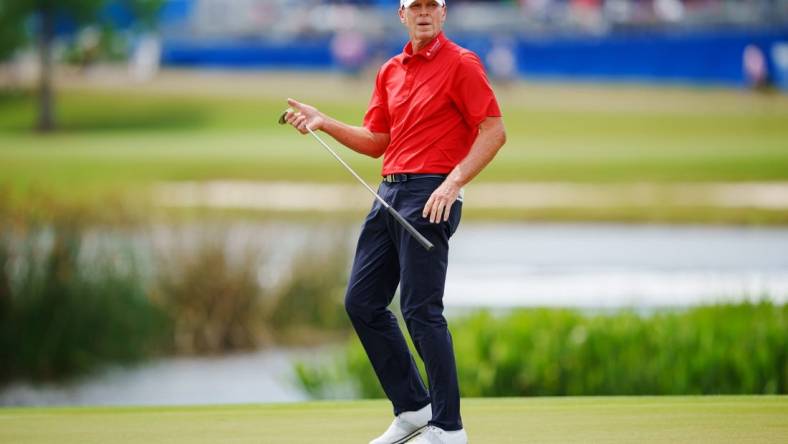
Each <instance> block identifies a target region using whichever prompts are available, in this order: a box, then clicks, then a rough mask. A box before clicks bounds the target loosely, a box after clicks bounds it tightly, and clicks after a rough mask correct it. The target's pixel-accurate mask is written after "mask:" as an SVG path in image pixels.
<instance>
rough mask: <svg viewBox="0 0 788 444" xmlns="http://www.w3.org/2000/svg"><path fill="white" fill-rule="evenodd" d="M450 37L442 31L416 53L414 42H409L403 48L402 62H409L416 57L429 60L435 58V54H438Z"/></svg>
mask: <svg viewBox="0 0 788 444" xmlns="http://www.w3.org/2000/svg"><path fill="white" fill-rule="evenodd" d="M446 41H448V39H447V38H446V36H445V35H443V31H441V32H440V33H439V34H438V35H437V36H435V38H434V39H432V41H431V42H429V43H427V44H426V45H425V46H424V47H423V48H421V49H420V50H419V52H417V53H416V54H413V43H412V42H408V44H407V45H405V47H404V48H402V55H403V57H402V62H403V63H408V62H409V61H410V60H411V59H412V58H414V57H424V58H425V59H427V60H432V59H434V58H435V55H437V54H438V51H440V49H441V48H443V46H444V45H445V44H446Z"/></svg>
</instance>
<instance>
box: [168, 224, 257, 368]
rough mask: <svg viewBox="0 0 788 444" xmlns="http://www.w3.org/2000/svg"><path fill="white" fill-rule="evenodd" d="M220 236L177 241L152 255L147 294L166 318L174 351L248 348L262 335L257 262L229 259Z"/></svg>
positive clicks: (197, 351) (252, 258)
mask: <svg viewBox="0 0 788 444" xmlns="http://www.w3.org/2000/svg"><path fill="white" fill-rule="evenodd" d="M220 240H222V239H221V237H212V238H210V240H208V241H205V242H203V243H202V244H200V245H198V246H196V247H193V248H187V247H188V244H179V245H176V246H175V247H174V248H172V249H171V251H170V252H169V255H168V256H167V257H164V258H161V259H159V260H158V263H160V264H161V269H160V270H159V275H158V276H157V278H156V280H157V289H156V291H155V292H154V294H153V299H154V300H155V301H156V302H157V303H158V304H159V305H161V306H162V307H163V308H164V310H165V311H166V312H167V313H168V315H169V316H170V318H171V320H172V323H173V331H172V337H171V339H172V344H171V345H170V347H171V348H170V349H171V350H172V351H174V352H177V353H186V354H207V353H220V352H226V351H233V350H244V349H253V348H256V347H257V346H259V345H260V344H261V343H262V342H264V341H265V340H266V337H267V332H266V331H265V329H264V324H263V322H264V312H263V306H262V295H261V291H260V286H259V284H258V283H257V277H256V271H257V262H258V261H257V259H256V258H255V257H254V255H252V254H246V255H244V256H243V257H242V259H241V260H240V261H238V263H236V264H233V263H232V261H231V258H230V257H229V255H228V253H227V249H226V247H225V242H221V241H220ZM194 250H196V251H194Z"/></svg>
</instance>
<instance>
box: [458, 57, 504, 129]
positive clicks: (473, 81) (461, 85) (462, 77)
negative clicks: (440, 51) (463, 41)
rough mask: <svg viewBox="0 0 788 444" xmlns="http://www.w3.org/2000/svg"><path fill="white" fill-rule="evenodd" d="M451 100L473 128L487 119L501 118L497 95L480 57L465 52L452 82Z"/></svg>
mask: <svg viewBox="0 0 788 444" xmlns="http://www.w3.org/2000/svg"><path fill="white" fill-rule="evenodd" d="M451 98H452V101H453V102H454V105H455V106H456V107H457V109H459V110H460V113H461V114H462V116H463V119H464V120H465V123H466V124H468V126H469V127H471V128H477V127H478V126H479V125H480V124H481V123H482V122H483V121H484V119H486V118H487V117H501V109H500V107H499V106H498V101H497V100H496V98H495V93H494V92H493V90H492V87H490V83H489V82H488V81H487V75H486V74H485V72H484V66H483V65H482V61H481V60H480V59H479V56H477V55H476V54H474V53H472V52H470V51H469V52H464V53H463V54H462V55H461V56H460V63H459V66H458V67H457V71H456V72H455V74H454V79H453V81H452V89H451Z"/></svg>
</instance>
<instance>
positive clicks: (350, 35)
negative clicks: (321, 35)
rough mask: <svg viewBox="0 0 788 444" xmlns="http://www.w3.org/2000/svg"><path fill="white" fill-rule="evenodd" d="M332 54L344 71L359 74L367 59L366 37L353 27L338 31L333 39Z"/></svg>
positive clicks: (354, 74)
mask: <svg viewBox="0 0 788 444" xmlns="http://www.w3.org/2000/svg"><path fill="white" fill-rule="evenodd" d="M331 55H332V56H333V57H334V61H335V62H336V63H337V64H338V65H339V67H340V69H341V70H342V71H343V72H345V73H347V74H350V75H353V76H357V75H359V74H360V73H361V71H362V69H363V68H364V65H365V63H366V60H367V45H366V37H364V35H363V34H361V33H360V32H357V31H353V30H352V29H346V30H342V31H339V32H337V33H336V34H335V35H334V38H333V39H331Z"/></svg>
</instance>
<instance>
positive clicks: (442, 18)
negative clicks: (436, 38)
mask: <svg viewBox="0 0 788 444" xmlns="http://www.w3.org/2000/svg"><path fill="white" fill-rule="evenodd" d="M444 23H446V6H444V7H443V14H441V25H443V24H444Z"/></svg>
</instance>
